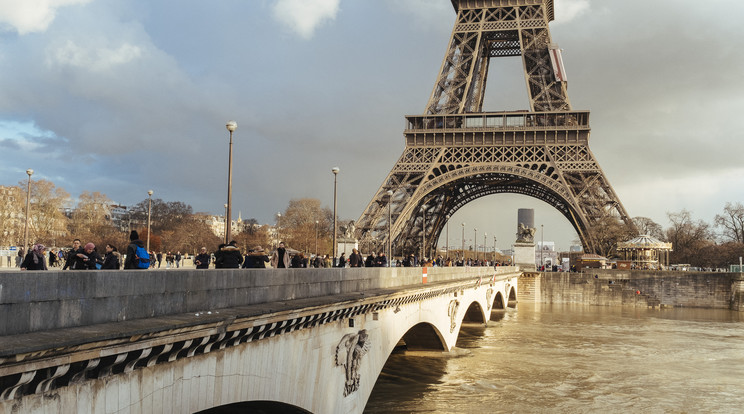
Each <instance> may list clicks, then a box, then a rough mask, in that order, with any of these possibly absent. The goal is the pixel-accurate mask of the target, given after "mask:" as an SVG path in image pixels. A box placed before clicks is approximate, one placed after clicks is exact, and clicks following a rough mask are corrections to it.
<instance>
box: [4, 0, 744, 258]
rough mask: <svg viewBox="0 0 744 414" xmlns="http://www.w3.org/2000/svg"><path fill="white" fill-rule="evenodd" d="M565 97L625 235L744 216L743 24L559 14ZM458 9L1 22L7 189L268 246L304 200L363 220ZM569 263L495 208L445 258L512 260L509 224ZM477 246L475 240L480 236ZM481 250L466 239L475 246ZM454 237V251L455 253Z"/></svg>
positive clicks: (227, 4) (714, 15)
mask: <svg viewBox="0 0 744 414" xmlns="http://www.w3.org/2000/svg"><path fill="white" fill-rule="evenodd" d="M555 10H556V20H555V21H554V22H552V23H551V35H552V38H553V41H554V42H555V43H558V45H559V46H560V47H561V48H562V49H563V59H564V63H565V66H566V71H567V75H568V94H569V98H570V100H571V103H572V106H573V108H574V109H577V110H590V111H591V126H592V135H591V138H590V143H589V145H590V148H591V150H592V151H593V153H594V155H595V157H596V158H597V160H598V161H599V164H600V165H601V167H602V169H603V170H604V172H605V174H606V176H607V178H608V179H609V181H610V183H611V185H612V186H613V187H614V189H615V191H616V192H617V194H618V196H619V197H620V200H621V201H622V203H623V204H624V206H625V208H626V210H627V211H628V213H629V214H630V215H631V216H632V217H638V216H642V217H649V218H651V219H653V220H654V221H656V222H658V223H659V224H661V225H662V226H664V227H666V226H667V225H668V220H667V212H677V211H680V210H682V209H686V210H688V211H690V212H691V213H692V215H693V217H695V218H696V219H701V220H704V221H706V222H709V223H712V221H713V218H714V217H715V215H716V214H718V213H720V212H722V210H723V208H724V206H725V204H726V202H741V201H742V200H743V199H744V180H743V177H744V164H743V163H742V160H743V159H744V139H742V138H743V137H742V131H744V116H743V114H744V82H743V81H742V74H744V72H743V69H742V68H744V54H743V53H741V51H740V50H739V49H740V45H739V42H740V41H741V39H744V25H742V24H741V17H742V16H744V3H742V2H740V1H735V0H709V1H706V2H700V1H692V0H654V1H648V0H624V1H610V0H555ZM454 20H455V13H454V10H453V8H452V6H451V3H450V1H449V0H251V1H244V0H219V1H197V0H178V1H176V0H24V1H22V2H21V1H17V0H0V90H1V91H2V93H1V94H0V185H16V184H18V182H19V181H25V180H26V178H27V176H26V173H25V171H26V169H28V168H32V169H33V170H34V171H35V173H34V176H33V178H34V179H41V178H44V179H47V180H50V181H52V182H54V183H55V184H56V185H57V186H59V187H62V188H64V189H65V190H66V191H67V192H68V193H70V194H71V195H72V196H73V197H77V196H78V195H80V194H81V193H82V192H83V191H99V192H102V193H104V194H106V195H107V196H108V197H109V198H110V199H111V200H113V201H115V202H118V203H121V204H124V205H133V204H136V203H138V202H140V201H142V200H144V199H146V198H147V191H148V190H153V191H154V195H153V197H155V198H161V199H163V200H165V201H183V202H185V203H187V204H190V205H191V206H192V207H193V208H194V210H195V211H198V212H209V213H213V214H222V213H223V211H224V208H223V205H224V203H225V202H226V199H227V159H228V147H229V132H228V131H227V129H226V128H225V124H226V122H227V121H228V120H235V121H236V122H237V124H238V128H237V130H236V131H235V133H234V135H233V212H234V214H235V217H237V214H238V212H239V213H240V214H241V216H242V217H243V218H250V217H254V218H256V219H257V220H258V221H259V222H261V223H269V224H273V223H274V222H275V215H276V213H277V212H279V211H283V210H284V209H285V208H286V206H287V205H288V203H289V201H290V200H291V199H298V198H307V197H309V198H317V199H320V200H321V202H322V204H323V205H325V206H332V205H333V174H332V172H331V168H333V167H339V168H340V173H339V176H338V212H339V217H340V219H353V220H356V219H358V218H359V216H360V215H361V213H362V211H363V210H364V208H365V207H366V205H367V203H368V202H369V201H370V199H371V197H372V196H373V195H374V193H375V192H376V191H377V189H378V188H379V186H380V184H381V183H382V181H383V180H384V179H385V177H386V176H387V174H388V172H389V171H390V169H391V168H392V167H393V165H394V163H395V162H396V161H397V159H398V157H399V156H400V155H401V153H402V152H403V149H404V141H403V129H404V125H405V124H404V116H405V115H417V114H422V113H423V111H424V109H425V106H426V103H427V100H428V98H429V95H430V93H431V90H432V88H433V86H434V81H435V80H436V76H437V73H438V71H439V68H440V65H441V61H442V58H443V55H444V53H445V51H446V48H447V44H448V41H449V38H450V35H451V30H452V25H453V23H454ZM521 65H522V64H521V61H520V60H519V58H505V59H493V60H492V65H491V69H490V71H489V79H488V85H489V86H488V90H487V96H486V102H485V105H484V110H487V111H496V110H518V109H527V107H528V104H527V92H526V90H525V83H524V78H523V76H522V74H521V71H522V68H521ZM518 208H534V209H535V221H536V224H537V225H538V234H537V235H536V237H537V238H538V240H539V239H544V240H545V241H555V242H556V245H557V247H558V248H559V249H561V250H567V249H568V247H569V245H571V244H573V243H574V241H576V239H577V237H576V234H575V232H574V230H573V228H572V227H571V225H570V224H569V223H568V221H567V220H566V219H565V218H564V217H563V216H561V215H560V214H559V213H557V212H556V211H555V210H553V209H552V208H551V207H549V206H548V205H547V204H545V203H543V202H541V201H539V200H536V199H532V198H529V197H526V196H519V195H508V194H505V195H493V196H488V197H484V198H482V199H479V200H477V201H474V202H472V203H470V204H468V205H467V206H465V207H464V208H462V209H461V210H460V211H458V212H457V213H456V214H455V215H454V216H453V217H452V218H451V220H450V221H451V225H450V231H449V236H450V241H449V243H450V245H459V244H460V243H461V237H462V235H461V234H462V226H461V223H466V226H465V229H466V233H467V234H466V236H465V238H466V242H468V240H467V239H470V242H471V243H472V238H473V237H476V236H475V235H476V234H477V238H478V243H479V244H482V238H483V233H487V234H488V236H487V245H488V246H492V245H493V237H496V239H497V242H496V244H497V247H499V248H501V249H505V248H508V247H509V246H510V244H511V243H513V241H514V239H515V233H516V228H517V223H516V221H517V209H518ZM474 228H478V230H477V233H476V231H475V230H474ZM471 234H473V236H471ZM444 237H445V236H444V234H443V235H442V239H440V240H441V241H440V245H444V244H446V242H445V241H444Z"/></svg>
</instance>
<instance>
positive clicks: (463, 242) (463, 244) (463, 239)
mask: <svg viewBox="0 0 744 414" xmlns="http://www.w3.org/2000/svg"><path fill="white" fill-rule="evenodd" d="M462 265H463V266H465V222H463V223H462Z"/></svg>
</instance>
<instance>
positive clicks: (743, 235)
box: [715, 203, 744, 243]
mask: <svg viewBox="0 0 744 414" xmlns="http://www.w3.org/2000/svg"><path fill="white" fill-rule="evenodd" d="M715 225H716V227H717V228H720V229H721V237H722V238H723V240H724V241H732V242H734V243H744V205H742V204H741V203H726V207H724V208H723V214H716V218H715Z"/></svg>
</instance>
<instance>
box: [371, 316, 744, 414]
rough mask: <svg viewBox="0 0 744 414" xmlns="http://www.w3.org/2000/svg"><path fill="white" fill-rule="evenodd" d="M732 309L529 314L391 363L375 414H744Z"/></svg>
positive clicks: (374, 400) (741, 360)
mask: <svg viewBox="0 0 744 414" xmlns="http://www.w3.org/2000/svg"><path fill="white" fill-rule="evenodd" d="M742 322H744V321H743V320H742V314H740V313H738V312H733V311H722V310H699V309H662V310H658V309H656V310H654V309H650V310H649V309H640V308H638V309H636V308H611V307H593V306H576V305H571V306H568V305H566V306H563V305H561V306H556V305H552V306H550V305H524V304H520V305H519V309H518V310H516V311H515V310H513V309H509V310H506V311H499V312H493V313H492V315H491V322H489V324H488V326H487V327H486V326H484V325H483V324H470V325H466V326H464V327H463V329H462V331H461V333H460V336H459V338H458V341H457V347H456V349H455V350H454V351H453V352H452V353H451V354H450V355H448V356H443V355H442V354H438V357H432V356H431V355H427V356H419V355H406V354H397V355H393V356H391V358H390V360H389V361H388V363H387V364H386V366H385V368H384V369H383V375H381V377H380V378H379V380H378V382H377V384H376V385H375V389H374V391H373V393H372V396H371V397H370V400H369V402H368V404H367V409H366V411H365V412H368V413H414V412H415V413H420V412H446V413H474V412H486V411H488V412H546V411H550V412H553V411H558V412H579V413H581V412H597V411H603V412H611V413H612V412H700V411H704V412H739V409H740V408H741V407H742V406H743V405H744V383H743V382H742V378H744V324H743V323H742Z"/></svg>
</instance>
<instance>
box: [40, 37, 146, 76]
mask: <svg viewBox="0 0 744 414" xmlns="http://www.w3.org/2000/svg"><path fill="white" fill-rule="evenodd" d="M141 55H142V50H141V49H140V48H139V47H137V46H133V45H131V44H129V43H125V44H123V45H121V46H119V47H118V48H116V49H112V48H105V47H99V48H85V47H82V46H80V45H78V44H76V43H75V42H73V41H72V40H68V41H67V42H65V44H64V45H63V46H61V47H59V48H56V49H53V50H49V51H47V64H49V65H54V64H58V65H63V66H72V67H77V68H84V69H88V70H90V71H94V72H101V71H106V70H109V69H111V68H113V67H115V66H118V65H121V64H124V63H127V62H130V61H132V60H135V59H137V58H139V57H140V56H141Z"/></svg>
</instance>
